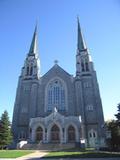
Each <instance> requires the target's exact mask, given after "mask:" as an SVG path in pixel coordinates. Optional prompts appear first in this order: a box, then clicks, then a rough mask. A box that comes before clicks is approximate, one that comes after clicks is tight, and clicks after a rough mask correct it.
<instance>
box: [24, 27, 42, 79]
mask: <svg viewBox="0 0 120 160" xmlns="http://www.w3.org/2000/svg"><path fill="white" fill-rule="evenodd" d="M21 76H22V77H23V79H39V78H40V59H39V55H38V38H37V25H36V26H35V30H34V34H33V38H32V42H31V46H30V50H29V53H28V54H27V57H26V60H25V63H24V67H23V69H22V74H21Z"/></svg>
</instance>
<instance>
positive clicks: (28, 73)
mask: <svg viewBox="0 0 120 160" xmlns="http://www.w3.org/2000/svg"><path fill="white" fill-rule="evenodd" d="M27 75H29V67H27Z"/></svg>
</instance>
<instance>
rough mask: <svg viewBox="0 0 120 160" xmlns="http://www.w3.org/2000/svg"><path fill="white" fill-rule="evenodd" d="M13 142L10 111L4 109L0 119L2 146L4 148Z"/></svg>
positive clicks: (0, 141)
mask: <svg viewBox="0 0 120 160" xmlns="http://www.w3.org/2000/svg"><path fill="white" fill-rule="evenodd" d="M11 142H12V134H11V125H10V121H9V117H8V112H7V111H4V113H3V114H2V116H1V120H0V147H1V148H4V147H5V146H6V145H9V144H10V143H11Z"/></svg>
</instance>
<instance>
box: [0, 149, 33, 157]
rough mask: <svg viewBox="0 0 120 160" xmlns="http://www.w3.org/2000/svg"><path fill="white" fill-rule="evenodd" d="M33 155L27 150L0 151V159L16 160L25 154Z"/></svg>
mask: <svg viewBox="0 0 120 160" xmlns="http://www.w3.org/2000/svg"><path fill="white" fill-rule="evenodd" d="M29 153H33V151H29V150H0V158H17V157H21V156H24V155H26V154H29Z"/></svg>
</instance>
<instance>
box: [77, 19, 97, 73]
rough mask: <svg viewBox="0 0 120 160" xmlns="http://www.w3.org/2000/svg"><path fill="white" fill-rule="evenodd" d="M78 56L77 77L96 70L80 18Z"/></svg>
mask: <svg viewBox="0 0 120 160" xmlns="http://www.w3.org/2000/svg"><path fill="white" fill-rule="evenodd" d="M77 25H78V28H77V32H78V33H77V54H76V76H80V75H81V74H85V73H87V72H91V71H93V70H94V68H93V63H92V59H91V56H90V54H89V53H88V49H87V47H86V44H85V41H84V38H83V35H82V31H81V28H80V22H79V18H78V17H77Z"/></svg>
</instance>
